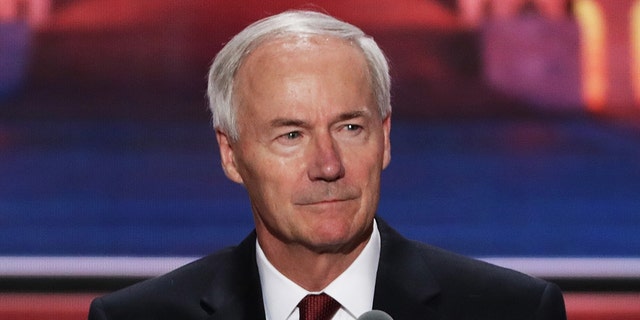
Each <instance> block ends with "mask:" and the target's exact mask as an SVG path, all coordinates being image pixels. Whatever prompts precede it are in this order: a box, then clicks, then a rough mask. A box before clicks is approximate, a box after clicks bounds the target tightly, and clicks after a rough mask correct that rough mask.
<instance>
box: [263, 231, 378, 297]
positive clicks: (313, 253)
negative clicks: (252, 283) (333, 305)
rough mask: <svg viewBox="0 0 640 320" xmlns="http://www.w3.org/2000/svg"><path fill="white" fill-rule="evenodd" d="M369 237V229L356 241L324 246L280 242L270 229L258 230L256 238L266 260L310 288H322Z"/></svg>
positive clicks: (297, 282) (300, 284) (338, 274)
mask: <svg viewBox="0 0 640 320" xmlns="http://www.w3.org/2000/svg"><path fill="white" fill-rule="evenodd" d="M370 238H371V232H368V233H366V235H364V236H362V237H361V239H358V241H355V244H352V245H350V246H343V247H340V248H337V249H336V248H332V249H331V250H327V249H326V248H325V249H319V248H309V247H307V246H304V245H300V244H287V243H283V242H281V241H278V240H277V239H275V238H273V237H272V236H271V235H270V234H269V233H265V234H261V233H260V232H258V242H259V243H260V247H261V248H262V250H263V251H264V254H265V256H266V257H267V259H268V260H269V262H270V263H271V264H272V265H273V266H274V267H275V268H276V269H277V270H278V271H280V273H282V274H283V275H284V276H286V277H287V278H289V279H290V280H291V281H293V282H295V283H296V284H298V285H299V286H301V287H302V288H304V289H305V290H307V291H311V292H317V291H321V290H322V289H324V288H326V287H327V286H328V285H329V284H330V283H331V282H333V280H335V279H336V278H337V277H338V276H340V275H341V274H342V273H343V272H344V271H345V270H346V269H347V268H348V267H349V266H350V265H351V264H352V263H353V261H354V260H355V259H356V258H357V257H358V256H359V255H360V253H361V252H362V250H363V249H364V247H365V246H366V245H367V243H368V241H369V239H370Z"/></svg>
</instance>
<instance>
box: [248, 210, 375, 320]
mask: <svg viewBox="0 0 640 320" xmlns="http://www.w3.org/2000/svg"><path fill="white" fill-rule="evenodd" d="M379 258H380V232H379V231H378V225H377V223H376V221H375V220H374V221H373V232H372V233H371V238H370V239H369V242H367V244H366V246H365V247H364V249H363V250H362V252H361V253H360V255H358V257H357V258H356V259H355V260H354V261H353V263H352V264H351V265H350V266H349V267H348V268H347V269H346V270H345V271H344V272H343V273H342V274H341V275H340V276H338V277H337V278H336V279H335V280H334V281H333V282H331V283H330V284H329V285H328V286H327V287H326V288H325V289H324V290H322V291H321V292H325V293H326V294H328V295H330V296H331V297H333V298H334V299H335V300H336V301H338V302H339V303H340V304H341V305H342V309H343V310H344V311H346V312H347V313H349V314H350V315H351V316H352V317H353V318H357V317H358V316H359V315H361V314H362V313H364V312H366V311H369V310H371V308H372V307H373V294H374V290H375V282H376V273H377V270H378V260H379ZM256 260H257V262H258V272H259V274H260V283H261V285H262V293H263V300H264V307H265V313H266V315H267V319H287V318H288V317H289V316H290V315H291V314H292V313H294V312H295V311H296V308H297V305H298V302H300V300H302V298H304V297H305V296H306V295H307V294H309V293H317V292H308V291H306V290H305V289H303V288H302V287H300V286H299V285H297V284H296V283H294V282H293V281H291V280H289V279H288V278H287V277H285V276H284V275H283V274H282V273H280V272H279V271H278V270H277V269H276V268H275V267H274V266H273V265H272V264H271V263H270V262H269V260H268V259H267V257H266V256H265V254H264V252H263V251H262V248H261V247H260V244H259V243H258V241H257V240H256Z"/></svg>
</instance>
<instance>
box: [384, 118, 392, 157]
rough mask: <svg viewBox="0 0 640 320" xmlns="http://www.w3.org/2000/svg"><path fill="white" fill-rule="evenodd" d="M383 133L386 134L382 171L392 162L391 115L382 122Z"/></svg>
mask: <svg viewBox="0 0 640 320" xmlns="http://www.w3.org/2000/svg"><path fill="white" fill-rule="evenodd" d="M382 131H383V132H384V154H383V160H382V169H384V168H386V167H387V166H388V165H389V163H390V162H391V136H390V135H391V114H389V115H387V117H386V118H384V120H382Z"/></svg>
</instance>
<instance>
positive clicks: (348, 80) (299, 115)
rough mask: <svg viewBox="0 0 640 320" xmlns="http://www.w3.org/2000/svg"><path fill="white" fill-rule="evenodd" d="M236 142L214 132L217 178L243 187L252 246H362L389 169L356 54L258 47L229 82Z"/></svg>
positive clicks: (331, 48) (330, 47)
mask: <svg viewBox="0 0 640 320" xmlns="http://www.w3.org/2000/svg"><path fill="white" fill-rule="evenodd" d="M234 85H235V90H236V94H235V97H234V98H235V100H234V103H235V105H236V106H237V124H238V129H239V139H238V141H236V142H232V141H229V140H228V139H227V137H226V136H225V135H224V134H223V133H221V132H218V133H217V136H218V141H219V144H220V151H221V155H222V162H223V168H224V170H225V173H226V174H227V176H228V177H229V178H230V179H231V180H233V181H235V182H238V183H242V184H244V186H245V187H246V189H247V191H248V193H249V197H250V199H251V204H252V209H253V213H254V219H255V223H256V232H257V234H258V240H259V241H260V243H261V245H262V246H269V245H270V244H273V243H274V242H279V243H280V244H285V245H291V246H303V247H305V248H308V249H311V250H313V251H316V252H324V251H328V252H337V251H345V250H350V249H352V248H353V247H354V246H356V245H358V244H360V243H362V242H363V241H366V240H367V239H368V238H367V237H368V235H369V233H370V231H371V226H372V221H373V217H374V215H375V211H376V209H377V205H378V198H379V191H380V174H381V171H382V170H383V169H384V168H385V167H386V166H387V164H388V163H389V160H390V144H389V131H390V127H391V120H390V117H387V118H385V119H382V118H381V116H380V114H379V112H378V108H377V105H376V103H375V99H374V97H373V94H372V90H371V86H370V76H369V72H368V69H367V66H366V62H365V60H364V56H363V54H362V53H361V51H360V50H359V49H358V48H357V47H355V46H352V45H351V44H349V43H346V42H344V41H342V40H338V39H334V38H327V37H324V36H322V37H321V36H310V37H285V38H283V39H276V40H272V41H269V42H267V43H265V44H262V45H260V46H259V47H258V48H257V49H255V50H254V51H253V52H252V53H251V54H250V55H249V57H247V59H246V61H245V62H244V64H243V65H242V66H241V67H240V69H239V70H238V74H237V77H236V82H235V84H234Z"/></svg>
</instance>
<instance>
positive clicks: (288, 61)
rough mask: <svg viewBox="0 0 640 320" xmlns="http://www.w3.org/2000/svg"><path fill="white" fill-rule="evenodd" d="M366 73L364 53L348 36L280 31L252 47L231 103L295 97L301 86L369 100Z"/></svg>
mask: <svg viewBox="0 0 640 320" xmlns="http://www.w3.org/2000/svg"><path fill="white" fill-rule="evenodd" d="M370 79H371V77H370V73H369V69H368V66H367V61H366V59H365V56H364V53H363V52H362V50H361V49H360V48H359V47H358V46H356V45H354V44H353V43H351V42H349V41H345V40H343V39H339V38H335V37H328V36H323V35H303V36H300V35H295V36H279V37H277V38H274V39H270V40H268V41H266V42H263V43H261V44H260V45H259V46H258V47H256V48H255V49H254V50H253V51H252V52H250V53H249V55H248V56H247V57H246V59H245V61H244V63H243V64H242V65H241V66H240V68H239V69H238V72H237V74H236V79H235V81H234V87H235V90H234V91H235V93H234V97H233V99H234V105H235V106H236V107H237V108H240V109H243V110H245V111H246V107H248V106H249V105H252V106H253V107H258V105H262V106H263V107H264V105H266V104H267V101H271V102H274V101H278V103H282V102H283V101H285V100H284V99H294V100H295V99H296V98H299V97H302V96H301V95H300V94H301V93H302V92H304V93H305V94H307V93H308V92H314V93H315V95H312V96H313V97H320V96H323V95H322V93H323V94H324V95H325V96H326V95H330V96H331V95H339V94H340V95H344V94H345V91H346V92H348V93H347V96H351V97H353V96H358V97H360V98H363V99H365V100H368V102H371V100H369V99H372V98H373V91H372V89H371V88H372V86H371V81H370ZM318 94H320V95H318ZM305 97H310V96H309V95H305ZM288 102H291V100H288ZM278 103H276V104H278ZM256 104H257V105H256ZM369 104H370V103H367V105H369ZM269 107H270V108H271V107H273V105H269ZM371 107H373V106H372V105H371ZM260 108H262V107H260Z"/></svg>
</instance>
